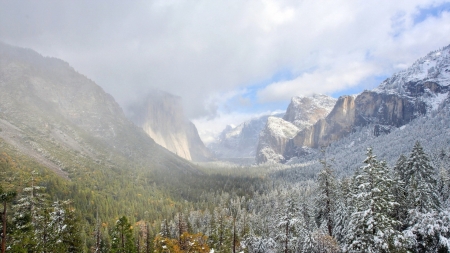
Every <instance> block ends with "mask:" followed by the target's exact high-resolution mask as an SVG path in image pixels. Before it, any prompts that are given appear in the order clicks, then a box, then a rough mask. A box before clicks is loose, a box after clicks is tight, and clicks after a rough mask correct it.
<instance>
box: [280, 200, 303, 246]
mask: <svg viewBox="0 0 450 253" xmlns="http://www.w3.org/2000/svg"><path fill="white" fill-rule="evenodd" d="M298 215H299V210H298V207H297V204H296V203H295V201H294V200H293V199H292V198H287V200H286V201H285V203H284V205H282V206H281V207H280V208H279V209H278V212H277V222H278V224H277V230H278V233H277V235H276V237H275V239H276V240H277V241H278V248H279V251H280V252H284V253H289V252H294V250H293V249H294V248H295V247H296V246H297V236H296V230H297V229H296V226H297V224H298V223H299V218H298Z"/></svg>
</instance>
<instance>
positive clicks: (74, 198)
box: [0, 142, 450, 253]
mask: <svg viewBox="0 0 450 253" xmlns="http://www.w3.org/2000/svg"><path fill="white" fill-rule="evenodd" d="M365 152H366V154H365V159H363V160H362V161H361V163H360V165H359V166H358V167H357V168H355V170H354V172H353V173H352V174H351V175H349V176H345V177H337V176H336V175H335V172H334V170H335V168H334V166H335V165H334V163H335V162H334V161H333V159H330V158H329V157H328V155H327V153H326V151H325V150H323V152H322V153H321V158H320V163H318V164H320V167H321V168H320V171H319V172H318V173H316V175H314V176H312V177H311V178H309V179H307V178H305V179H304V180H299V181H297V182H295V183H292V182H289V181H288V180H286V178H288V177H290V176H289V174H287V176H286V175H285V174H282V173H280V172H281V171H285V170H286V169H280V168H277V169H267V170H264V168H261V171H260V172H259V173H252V171H254V170H255V169H256V168H255V167H254V168H246V169H247V170H248V171H247V172H238V171H243V170H242V168H241V169H239V168H234V169H233V168H230V167H221V166H219V165H212V164H211V165H210V168H206V167H203V168H202V169H201V170H203V171H204V172H205V173H203V174H199V175H195V176H193V177H186V180H187V182H185V183H186V184H188V185H190V186H192V187H191V188H189V189H180V188H177V186H176V185H166V186H165V187H166V189H170V190H169V191H168V193H167V194H166V195H164V194H162V192H163V191H156V190H154V191H153V192H152V194H153V195H154V196H153V197H150V198H147V202H148V203H150V205H144V206H147V207H148V206H151V207H152V208H149V209H148V210H141V208H140V206H141V205H140V203H142V202H141V201H140V200H139V198H140V197H142V196H139V193H138V194H137V195H136V196H123V197H122V196H121V193H120V192H117V193H116V194H115V195H112V196H111V197H109V198H107V199H105V200H104V201H103V202H100V201H99V200H100V199H99V198H96V197H94V196H95V195H96V194H97V193H95V192H94V191H92V190H91V193H90V194H89V192H87V191H89V189H87V188H85V186H83V185H80V184H79V183H77V182H75V181H67V180H63V179H61V178H59V177H57V176H56V175H54V174H53V173H51V172H48V171H46V169H45V168H43V167H42V166H39V165H37V164H36V163H35V162H33V161H32V160H29V159H28V158H26V157H21V156H20V155H18V154H14V152H12V155H9V154H7V153H6V152H3V153H2V154H1V156H0V166H1V171H0V173H2V177H1V178H2V180H1V188H0V199H1V202H2V218H1V222H2V231H3V232H2V237H1V238H2V251H1V252H136V253H137V252H139V253H141V252H233V253H234V252H249V253H256V252H285V253H287V252H448V251H449V249H450V231H449V228H450V212H449V211H450V209H449V206H450V205H449V204H450V203H449V195H450V185H449V181H450V178H449V174H448V165H449V164H450V155H449V153H448V150H444V149H442V150H440V152H439V153H438V154H436V155H435V154H431V155H430V154H427V153H425V151H424V149H423V147H422V146H421V144H420V142H416V143H415V144H414V145H413V147H411V150H410V151H409V152H408V153H405V154H402V155H400V156H399V157H398V159H397V162H396V163H395V165H394V166H388V165H387V163H386V162H385V161H384V160H382V159H380V158H378V157H377V156H376V154H375V153H374V152H373V149H372V148H367V150H366V151H365ZM203 166H205V165H203ZM275 167H276V166H275ZM251 175H253V176H251ZM92 178H93V179H92V180H96V179H99V178H96V177H92ZM119 179H120V178H111V179H110V181H109V182H106V183H107V184H114V185H122V186H124V185H126V187H131V189H133V187H132V185H133V184H134V185H135V188H134V189H135V190H136V191H135V192H140V190H139V189H138V187H139V184H137V183H136V182H134V183H133V182H129V185H128V184H127V183H125V182H120V180H119ZM126 179H127V180H129V178H122V180H125V181H126ZM116 181H119V182H116ZM96 183H98V184H101V182H100V181H99V182H96ZM152 188H154V189H156V188H160V187H159V186H158V185H157V184H156V183H154V184H151V186H150V188H146V189H145V190H147V191H152ZM177 191H181V192H179V193H178V194H174V193H173V192H177ZM127 194H130V192H128V193H127ZM135 197H136V198H137V199H134V198H135ZM146 197H148V194H147V195H146ZM126 198H131V199H132V201H131V200H130V199H128V201H130V203H134V206H130V207H129V208H128V209H123V208H122V207H123V203H126V204H128V202H127V201H125V199H126ZM143 201H144V202H145V199H144V200H143ZM96 202H98V203H96ZM120 202H123V203H120ZM116 203H117V204H116Z"/></svg>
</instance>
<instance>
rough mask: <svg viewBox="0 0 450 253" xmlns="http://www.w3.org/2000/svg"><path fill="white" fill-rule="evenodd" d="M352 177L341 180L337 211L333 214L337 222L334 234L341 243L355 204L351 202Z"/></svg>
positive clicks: (337, 196)
mask: <svg viewBox="0 0 450 253" xmlns="http://www.w3.org/2000/svg"><path fill="white" fill-rule="evenodd" d="M350 184H351V182H350V179H348V178H343V179H341V180H340V182H339V187H338V189H337V194H336V199H337V200H336V211H335V212H334V214H333V220H334V222H335V224H334V228H333V236H334V237H335V238H336V240H337V241H338V242H339V243H340V244H343V243H344V237H345V235H346V231H348V229H347V226H348V222H349V219H350V215H351V214H352V213H353V205H352V204H351V192H350Z"/></svg>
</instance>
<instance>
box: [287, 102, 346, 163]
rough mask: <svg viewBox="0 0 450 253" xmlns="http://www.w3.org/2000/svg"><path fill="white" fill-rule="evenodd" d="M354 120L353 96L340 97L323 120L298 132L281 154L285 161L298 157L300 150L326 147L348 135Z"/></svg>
mask: <svg viewBox="0 0 450 253" xmlns="http://www.w3.org/2000/svg"><path fill="white" fill-rule="evenodd" d="M354 120H355V96H342V97H340V98H339V99H338V101H337V102H336V105H335V106H334V108H333V110H332V111H331V112H330V113H329V114H328V115H327V117H326V118H324V119H319V120H318V121H317V122H316V123H315V124H314V125H312V126H310V127H307V128H305V129H304V130H303V131H300V132H299V133H298V134H297V135H296V136H295V137H293V138H292V139H291V140H290V141H289V142H288V144H287V147H286V149H285V152H284V153H283V155H284V157H285V159H289V158H291V157H294V156H298V155H299V154H300V153H301V148H302V147H304V146H306V147H311V148H319V147H321V146H326V145H328V144H329V143H330V142H332V141H335V140H337V139H339V138H341V137H342V136H344V135H346V134H348V133H350V132H351V131H352V129H353V125H354Z"/></svg>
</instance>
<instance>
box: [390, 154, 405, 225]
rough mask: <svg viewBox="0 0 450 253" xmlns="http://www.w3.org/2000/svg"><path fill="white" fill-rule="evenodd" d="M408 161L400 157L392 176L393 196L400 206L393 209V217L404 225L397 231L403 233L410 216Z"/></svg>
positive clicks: (402, 156)
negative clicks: (407, 185)
mask: <svg viewBox="0 0 450 253" xmlns="http://www.w3.org/2000/svg"><path fill="white" fill-rule="evenodd" d="M406 161H407V158H406V157H405V156H404V155H400V157H399V158H398V160H397V163H396V164H395V166H394V168H393V169H392V170H393V171H392V176H393V179H394V182H395V183H394V184H393V185H392V194H393V196H394V201H395V202H397V203H398V205H396V206H394V207H393V213H392V215H393V217H394V218H395V219H396V220H398V221H400V222H401V224H402V225H400V224H399V225H398V226H397V230H399V231H401V230H403V229H404V228H405V225H406V218H407V216H408V209H407V206H408V205H407V203H406V202H407V199H406V198H407V192H406V183H405V181H406V166H405V165H406Z"/></svg>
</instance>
